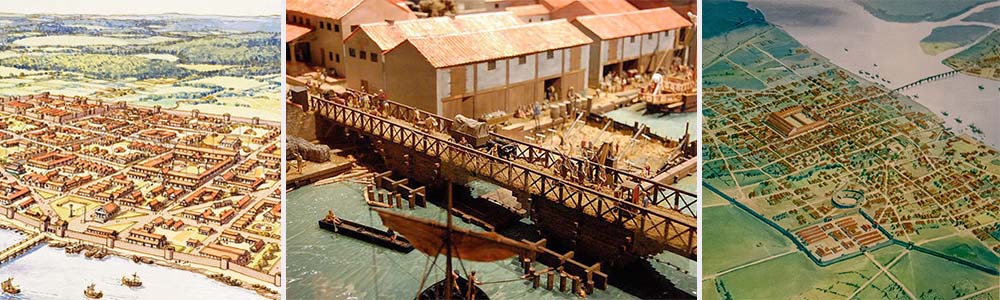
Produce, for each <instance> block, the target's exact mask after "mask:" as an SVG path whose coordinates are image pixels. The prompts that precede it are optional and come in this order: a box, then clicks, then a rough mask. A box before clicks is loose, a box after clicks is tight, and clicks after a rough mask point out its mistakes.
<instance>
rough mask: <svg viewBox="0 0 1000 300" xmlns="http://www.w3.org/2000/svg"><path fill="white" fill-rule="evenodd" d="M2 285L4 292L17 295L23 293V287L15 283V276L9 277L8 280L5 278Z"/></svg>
mask: <svg viewBox="0 0 1000 300" xmlns="http://www.w3.org/2000/svg"><path fill="white" fill-rule="evenodd" d="M0 286H2V287H3V293H4V294H9V295H17V294H20V293H21V288H19V287H18V286H16V285H14V278H7V280H4V281H3V283H2V284H0Z"/></svg>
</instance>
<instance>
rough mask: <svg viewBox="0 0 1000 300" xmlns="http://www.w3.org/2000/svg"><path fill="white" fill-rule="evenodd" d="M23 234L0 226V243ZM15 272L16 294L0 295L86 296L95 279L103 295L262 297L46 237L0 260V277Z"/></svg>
mask: <svg viewBox="0 0 1000 300" xmlns="http://www.w3.org/2000/svg"><path fill="white" fill-rule="evenodd" d="M22 239H24V237H22V236H21V235H20V234H18V233H17V232H15V231H12V230H0V246H4V248H6V246H9V245H13V244H14V243H17V241H19V240H22ZM132 273H136V274H137V275H139V277H141V278H142V281H143V286H142V287H138V288H128V287H125V286H123V285H122V284H121V281H120V280H121V277H122V276H124V275H131V274H132ZM8 277H13V278H14V284H15V285H18V286H19V287H20V288H21V294H20V295H17V296H9V295H0V299H42V300H47V299H82V298H83V289H85V288H86V287H87V285H89V284H91V283H94V284H96V289H98V290H101V291H103V292H104V298H103V299H227V300H228V299H234V300H241V299H247V300H250V299H263V297H261V296H259V295H257V293H255V292H253V291H250V290H247V289H243V288H237V287H231V286H228V285H225V284H223V283H221V282H218V281H215V280H212V279H209V278H207V277H205V276H204V275H201V274H197V273H193V272H188V271H183V270H177V269H172V268H168V267H163V266H157V265H148V264H136V263H133V262H132V261H131V260H128V259H124V258H120V257H117V256H108V257H106V258H104V259H103V260H100V261H98V260H93V259H88V258H85V257H84V256H83V254H75V255H69V254H66V253H65V252H64V251H63V249H58V248H52V247H48V246H46V245H45V244H44V243H43V244H41V245H39V246H37V247H35V248H34V249H33V250H32V251H30V252H28V253H27V254H24V255H22V256H21V257H19V258H17V259H16V260H14V261H13V262H8V263H5V264H3V265H0V278H2V279H7V278H8Z"/></svg>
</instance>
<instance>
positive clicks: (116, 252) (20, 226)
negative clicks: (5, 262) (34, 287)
mask: <svg viewBox="0 0 1000 300" xmlns="http://www.w3.org/2000/svg"><path fill="white" fill-rule="evenodd" d="M0 229H6V230H12V231H16V232H18V233H19V234H21V235H30V234H39V235H43V236H45V237H46V238H48V240H47V241H45V242H43V243H41V244H39V245H38V246H35V247H32V248H40V247H52V246H51V243H52V242H63V243H79V244H83V245H88V246H91V247H99V248H100V249H104V250H105V251H106V253H107V254H108V255H112V256H116V257H119V258H121V259H125V260H132V257H134V256H138V257H142V258H148V259H151V260H152V263H148V264H150V265H157V266H160V267H165V268H171V269H175V270H181V271H186V272H191V273H195V274H199V275H203V276H205V278H206V279H210V280H214V281H219V282H221V283H223V284H225V282H222V281H221V280H218V279H216V278H212V276H213V275H216V274H218V275H223V276H228V277H230V278H235V279H239V280H240V281H242V284H241V285H239V286H234V285H228V284H227V286H232V287H238V288H242V289H245V290H249V291H252V292H254V293H256V294H257V295H258V296H261V297H264V298H265V299H272V300H278V299H281V295H280V291H279V290H280V287H277V286H274V285H273V284H271V283H268V282H264V281H262V280H259V279H256V278H253V277H250V276H246V275H243V274H240V273H239V272H236V271H232V270H222V269H218V268H211V267H207V266H195V265H194V264H190V263H188V264H181V263H177V262H173V261H168V260H165V259H163V258H162V257H157V256H152V255H148V254H144V253H139V252H133V251H129V250H125V249H121V248H114V249H108V248H107V247H105V246H104V245H96V244H94V243H92V242H89V241H84V240H77V239H73V238H69V237H58V236H55V235H53V234H51V233H48V232H42V231H39V230H38V229H36V228H32V227H31V226H29V225H27V224H24V223H21V222H19V221H17V220H8V219H3V218H0ZM74 256H75V255H71V254H68V253H67V254H66V257H74ZM86 259H91V258H86ZM15 260H16V259H15ZM91 260H93V259H91ZM97 261H103V259H97ZM137 263H142V262H137ZM258 287H263V288H265V289H266V292H264V290H263V289H261V288H258Z"/></svg>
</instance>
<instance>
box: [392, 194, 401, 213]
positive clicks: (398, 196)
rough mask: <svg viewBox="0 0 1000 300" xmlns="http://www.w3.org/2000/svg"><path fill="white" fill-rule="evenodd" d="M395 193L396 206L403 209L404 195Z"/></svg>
mask: <svg viewBox="0 0 1000 300" xmlns="http://www.w3.org/2000/svg"><path fill="white" fill-rule="evenodd" d="M393 194H396V208H399V209H402V208H403V195H401V194H399V193H393Z"/></svg>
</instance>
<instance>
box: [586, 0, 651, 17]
mask: <svg viewBox="0 0 1000 300" xmlns="http://www.w3.org/2000/svg"><path fill="white" fill-rule="evenodd" d="M576 2H578V3H580V4H582V5H583V6H584V7H586V8H587V9H588V10H590V11H592V12H593V13H594V14H615V13H623V12H630V11H637V10H639V9H637V8H635V6H632V4H630V3H628V1H625V0H577V1H576Z"/></svg>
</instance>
